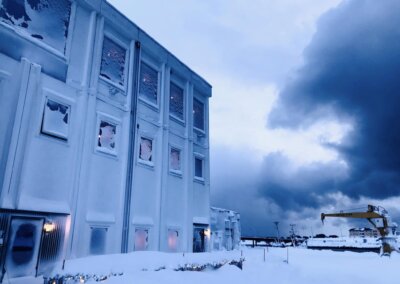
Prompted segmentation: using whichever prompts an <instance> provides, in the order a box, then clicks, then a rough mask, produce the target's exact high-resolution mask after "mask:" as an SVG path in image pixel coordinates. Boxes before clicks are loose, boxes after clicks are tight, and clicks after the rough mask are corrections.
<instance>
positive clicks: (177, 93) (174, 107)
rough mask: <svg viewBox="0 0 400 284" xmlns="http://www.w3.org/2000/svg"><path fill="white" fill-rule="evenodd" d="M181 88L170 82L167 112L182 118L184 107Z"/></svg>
mask: <svg viewBox="0 0 400 284" xmlns="http://www.w3.org/2000/svg"><path fill="white" fill-rule="evenodd" d="M183 100H184V98H183V89H182V88H180V87H178V86H177V85H175V84H174V83H172V82H171V84H170V98H169V112H170V114H171V115H173V116H175V117H177V118H179V119H180V120H184V119H183V109H184V101H183Z"/></svg>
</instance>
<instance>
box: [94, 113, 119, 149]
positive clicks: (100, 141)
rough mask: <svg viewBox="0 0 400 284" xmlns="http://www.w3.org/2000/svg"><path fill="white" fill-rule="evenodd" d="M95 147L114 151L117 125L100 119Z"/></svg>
mask: <svg viewBox="0 0 400 284" xmlns="http://www.w3.org/2000/svg"><path fill="white" fill-rule="evenodd" d="M97 135H98V137H97V147H98V149H99V150H101V151H106V152H111V153H112V152H115V150H116V135H117V125H116V124H115V123H111V122H108V121H105V120H100V124H99V128H98V131H97Z"/></svg>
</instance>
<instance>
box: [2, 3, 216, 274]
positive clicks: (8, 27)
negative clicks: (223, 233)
mask: <svg viewBox="0 0 400 284" xmlns="http://www.w3.org/2000/svg"><path fill="white" fill-rule="evenodd" d="M210 97H211V86H210V85H209V84H208V83H207V82H206V81H205V80H204V79H202V78H201V77H200V76H198V75H197V74H196V73H194V72H193V71H192V70H191V69H189V68H188V67H187V66H186V65H184V64H183V63H182V62H180V61H179V60H178V59H177V58H176V57H175V56H174V55H172V54H171V53H170V52H168V51H167V50H166V49H165V48H163V47H162V46H161V45H160V44H158V43H157V42H156V41H155V40H154V39H152V38H151V37H150V36H149V35H147V34H146V33H145V32H144V31H143V30H141V29H140V28H139V27H138V26H136V25H135V24H134V23H132V22H131V21H130V20H128V19H127V18H126V17H125V16H124V15H122V14H121V13H120V12H119V11H117V10H116V9H115V8H114V7H112V6H111V5H110V4H109V3H107V2H106V1H105V0H26V1H15V0H0V98H1V103H0V190H1V194H0V268H1V269H0V271H1V272H0V279H3V277H4V276H5V274H6V277H7V279H9V278H14V277H20V276H35V275H42V274H46V273H47V271H49V270H50V269H52V267H53V265H54V263H62V262H63V260H64V259H70V258H75V257H83V256H87V255H95V254H109V253H119V252H129V251H134V250H160V251H169V252H179V251H182V252H185V251H198V252H202V251H208V250H209V248H208V246H207V245H204V244H207V242H204V241H203V245H201V239H200V244H199V236H205V237H206V238H207V237H208V236H209V227H210V222H209V220H210V202H209V200H210V192H209V191H210V173H209V171H210V168H209V123H208V109H209V104H208V100H209V98H210Z"/></svg>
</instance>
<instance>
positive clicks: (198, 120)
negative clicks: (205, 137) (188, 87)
mask: <svg viewBox="0 0 400 284" xmlns="http://www.w3.org/2000/svg"><path fill="white" fill-rule="evenodd" d="M193 126H194V127H195V128H197V129H200V130H204V104H203V103H202V102H201V101H199V100H198V99H196V98H194V99H193Z"/></svg>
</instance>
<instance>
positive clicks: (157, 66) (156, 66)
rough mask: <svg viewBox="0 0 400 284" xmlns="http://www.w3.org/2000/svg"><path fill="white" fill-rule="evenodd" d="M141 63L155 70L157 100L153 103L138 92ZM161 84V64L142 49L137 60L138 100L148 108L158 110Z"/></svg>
mask: <svg viewBox="0 0 400 284" xmlns="http://www.w3.org/2000/svg"><path fill="white" fill-rule="evenodd" d="M142 63H144V64H146V65H147V66H149V67H150V68H152V69H154V70H155V71H156V72H157V102H156V103H153V102H151V101H150V100H148V99H147V98H146V96H145V95H143V94H142V93H141V92H140V86H141V77H140V76H141V68H142ZM161 86H162V66H161V64H157V63H156V61H155V60H154V59H151V57H150V56H149V55H147V54H146V53H144V52H143V51H142V52H141V55H140V60H139V83H138V86H137V88H138V99H139V101H140V102H142V103H144V104H145V105H147V106H149V107H150V108H152V109H154V110H156V111H159V110H160V104H161V90H162V88H161Z"/></svg>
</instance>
